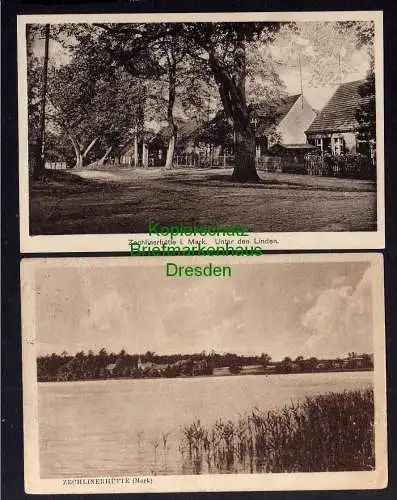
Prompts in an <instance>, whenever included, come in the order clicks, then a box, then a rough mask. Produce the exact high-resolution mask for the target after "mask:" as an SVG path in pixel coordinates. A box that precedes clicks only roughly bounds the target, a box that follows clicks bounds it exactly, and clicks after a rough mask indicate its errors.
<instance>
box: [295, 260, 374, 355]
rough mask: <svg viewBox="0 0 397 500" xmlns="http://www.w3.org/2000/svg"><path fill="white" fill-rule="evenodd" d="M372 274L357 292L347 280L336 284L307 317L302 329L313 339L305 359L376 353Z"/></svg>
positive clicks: (339, 279)
mask: <svg viewBox="0 0 397 500" xmlns="http://www.w3.org/2000/svg"><path fill="white" fill-rule="evenodd" d="M371 273H372V271H371V269H368V270H367V271H365V273H364V275H363V276H362V278H361V281H360V282H359V284H358V285H357V286H356V288H353V287H351V286H348V285H347V284H346V282H347V280H346V279H344V278H343V277H340V278H336V279H334V280H333V283H332V285H331V288H329V289H327V290H325V291H323V292H322V293H321V294H320V295H319V296H318V298H317V300H316V302H315V304H314V305H313V306H312V307H311V308H310V309H309V310H308V311H307V312H306V313H305V314H304V316H303V318H302V325H303V327H304V329H305V330H306V331H307V332H309V334H310V336H309V337H308V338H307V340H306V341H305V342H304V353H305V355H308V356H310V355H315V356H320V357H321V356H322V357H327V356H336V355H337V356H343V355H345V354H346V353H347V352H349V351H355V352H372V279H371V276H372V274H371Z"/></svg>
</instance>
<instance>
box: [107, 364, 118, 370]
mask: <svg viewBox="0 0 397 500" xmlns="http://www.w3.org/2000/svg"><path fill="white" fill-rule="evenodd" d="M116 366H117V365H116V363H110V365H106V370H109V371H110V370H114V369H115V368H116Z"/></svg>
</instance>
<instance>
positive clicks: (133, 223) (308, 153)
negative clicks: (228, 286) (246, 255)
mask: <svg viewBox="0 0 397 500" xmlns="http://www.w3.org/2000/svg"><path fill="white" fill-rule="evenodd" d="M18 21H19V22H18V33H19V35H18V51H19V58H18V59H19V62H18V67H19V128H20V138H19V140H20V159H19V161H20V206H21V226H20V227H21V249H22V251H50V252H51V251H87V250H91V251H97V250H99V251H101V250H102V251H128V239H137V240H142V239H143V238H144V237H145V235H146V236H147V234H146V233H147V226H148V224H149V223H150V222H151V221H155V222H158V223H160V224H163V225H170V224H191V225H192V224H202V225H208V224H218V225H230V224H241V225H243V226H245V227H247V228H248V232H249V235H250V241H251V242H253V238H255V237H258V236H261V237H260V238H259V240H260V241H262V243H260V244H259V245H260V246H261V247H262V248H263V249H267V250H268V249H271V250H272V249H280V250H282V249H291V248H295V249H305V248H309V249H310V248H314V249H315V248H327V247H328V248H382V247H383V246H384V235H383V233H384V221H383V219H384V217H383V210H384V208H383V176H384V172H383V170H384V167H383V134H382V130H383V129H382V127H383V100H382V95H383V66H382V59H383V48H382V47H383V44H382V42H383V40H382V37H383V35H382V13H381V12H377V11H373V12H358V11H357V12H354V11H353V12H316V13H314V12H306V13H305V12H303V13H288V12H287V13H286V12H284V13H242V14H232V13H224V14H222V13H210V14H200V13H199V14H169V15H168V14H167V16H164V15H160V14H157V15H154V14H151V15H131V14H130V15H117V14H114V15H106V16H105V15H102V16H101V15H78V16H70V15H68V16H66V15H65V16H51V15H48V16H45V15H44V16H20V17H19V20H18Z"/></svg>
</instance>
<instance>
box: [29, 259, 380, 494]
mask: <svg viewBox="0 0 397 500" xmlns="http://www.w3.org/2000/svg"><path fill="white" fill-rule="evenodd" d="M177 260H178V263H177V264H176V263H171V262H169V261H168V260H167V258H164V257H158V258H157V259H150V258H145V257H142V258H138V259H136V258H135V259H134V258H130V257H113V258H74V259H73V258H50V259H25V260H24V261H23V262H22V265H21V272H22V275H21V276H22V277H21V279H22V291H23V295H22V337H23V390H24V435H25V445H24V449H25V481H26V491H27V492H28V493H79V492H81V493H82V492H86V493H87V492H98V493H99V492H160V491H215V490H219V491H222V490H226V491H233V490H255V491H264V490H277V489H282V490H285V489H289V490H300V489H301V490H302V489H304V490H307V489H371V488H382V487H385V486H386V484H387V460H386V455H387V452H386V388H385V361H384V342H385V340H384V319H383V287H382V285H383V276H382V257H381V255H376V254H323V255H321V254H306V255H303V254H300V255H299V254H296V255H272V256H271V255H266V256H262V257H260V258H259V257H258V258H257V259H253V258H244V259H243V258H238V257H234V259H233V260H232V263H231V262H230V259H227V258H225V257H214V258H212V259H211V258H208V257H195V258H189V259H187V258H183V257H181V258H179V259H177ZM138 261H139V262H138ZM172 265H173V266H178V267H179V268H183V269H185V271H186V270H187V269H189V268H191V269H194V270H195V272H197V269H202V270H203V273H204V275H203V277H202V279H188V278H186V277H182V276H175V275H170V273H168V272H166V270H167V269H168V268H169V267H170V266H172ZM217 268H219V269H225V268H229V269H230V273H229V274H228V275H227V276H226V277H225V276H224V275H220V274H216V273H214V272H213V273H211V274H210V273H207V272H205V269H212V270H214V269H217ZM186 272H187V271H186ZM204 276H205V277H204Z"/></svg>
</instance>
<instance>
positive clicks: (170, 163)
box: [165, 135, 175, 169]
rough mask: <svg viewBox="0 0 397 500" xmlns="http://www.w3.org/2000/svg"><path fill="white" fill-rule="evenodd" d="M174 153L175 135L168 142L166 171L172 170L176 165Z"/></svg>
mask: <svg viewBox="0 0 397 500" xmlns="http://www.w3.org/2000/svg"><path fill="white" fill-rule="evenodd" d="M174 152H175V135H172V136H171V138H170V140H169V142H168V149H167V159H166V161H165V168H166V169H171V168H172V166H173V164H174Z"/></svg>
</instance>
